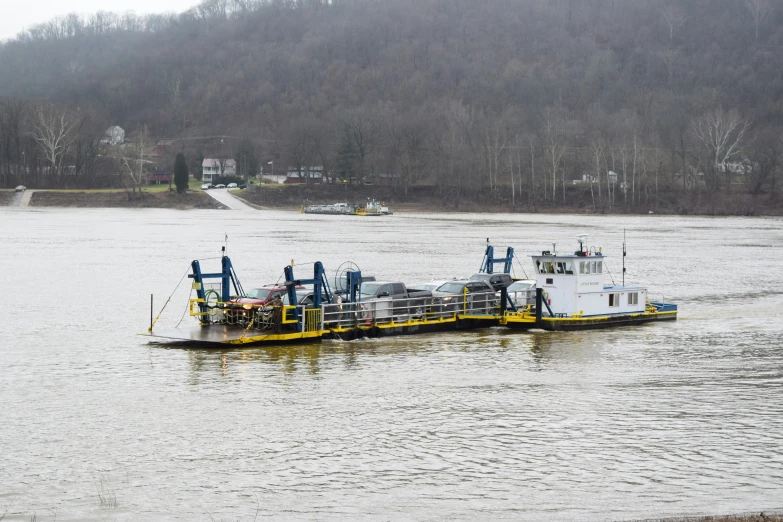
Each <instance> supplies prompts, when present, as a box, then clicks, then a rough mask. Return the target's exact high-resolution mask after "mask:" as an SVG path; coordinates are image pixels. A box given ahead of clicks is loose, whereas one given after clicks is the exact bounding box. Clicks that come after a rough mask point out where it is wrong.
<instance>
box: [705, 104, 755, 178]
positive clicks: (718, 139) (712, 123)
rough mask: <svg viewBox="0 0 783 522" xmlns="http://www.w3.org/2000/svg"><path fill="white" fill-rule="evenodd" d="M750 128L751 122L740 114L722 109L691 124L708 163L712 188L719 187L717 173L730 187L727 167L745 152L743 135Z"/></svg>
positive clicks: (711, 112)
mask: <svg viewBox="0 0 783 522" xmlns="http://www.w3.org/2000/svg"><path fill="white" fill-rule="evenodd" d="M749 126H750V122H749V121H748V120H745V119H743V118H742V117H741V116H740V115H739V113H737V112H736V111H729V112H726V111H724V110H723V109H722V108H721V109H715V110H713V111H710V112H707V113H705V114H703V115H702V116H700V117H699V118H696V119H695V120H693V121H692V122H691V127H692V129H693V134H694V136H695V137H696V139H697V141H698V142H699V144H700V145H701V148H702V150H703V151H704V152H705V153H706V155H707V159H708V161H709V162H710V163H709V165H710V168H709V170H710V172H711V173H712V180H711V181H712V183H713V185H712V188H717V187H718V184H719V180H718V170H719V169H723V170H725V171H726V173H727V182H728V183H729V184H730V183H731V171H730V169H728V168H727V167H726V164H727V163H728V161H729V160H730V159H731V158H733V157H734V156H737V155H738V154H740V153H742V151H743V150H744V149H743V147H744V139H745V133H746V132H747V130H748V127H749Z"/></svg>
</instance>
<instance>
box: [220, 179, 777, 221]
mask: <svg viewBox="0 0 783 522" xmlns="http://www.w3.org/2000/svg"><path fill="white" fill-rule="evenodd" d="M465 192H466V193H461V192H460V191H458V190H456V189H449V190H438V188H437V187H434V186H414V187H409V188H408V190H407V191H406V192H403V191H400V190H397V191H395V190H394V187H391V186H380V185H358V186H357V185H345V186H342V185H338V184H334V185H332V184H323V185H288V186H279V185H277V186H275V185H272V186H270V185H261V186H258V185H251V186H250V187H248V188H247V189H246V190H244V191H242V192H241V193H237V194H235V195H236V196H237V197H239V198H240V199H242V200H244V201H245V202H247V203H249V204H251V205H253V206H256V207H261V208H270V209H271V208H277V209H300V208H302V207H303V206H307V205H313V204H328V203H336V202H346V203H348V202H352V203H360V202H362V201H366V200H367V199H375V200H378V201H382V202H384V203H386V204H387V205H388V206H389V210H391V211H392V212H395V211H411V212H413V211H416V212H418V211H422V212H478V213H482V212H486V213H493V212H512V213H525V214H531V213H532V214H536V213H542V214H562V213H565V214H650V213H653V214H667V215H705V216H780V215H783V208H781V207H780V206H779V205H778V204H777V202H776V201H775V200H770V199H769V198H766V197H763V196H757V197H753V196H751V195H749V194H746V193H744V192H740V191H737V192H735V193H731V194H728V193H710V192H705V193H702V194H700V195H699V196H698V197H693V194H689V195H688V197H687V198H686V197H683V194H682V192H681V191H677V190H672V191H666V192H663V191H662V192H660V197H658V198H655V199H653V198H650V201H648V202H644V203H637V204H635V205H627V206H626V205H624V204H623V203H622V199H621V198H622V196H621V195H618V196H617V199H616V202H615V204H614V205H603V206H599V205H597V204H595V205H594V204H593V200H592V198H591V194H590V190H589V188H588V189H585V188H584V187H573V188H572V187H568V189H567V201H568V202H569V203H567V204H557V203H555V204H550V203H540V202H536V201H531V200H530V199H527V198H526V197H525V194H522V195H518V196H517V197H516V198H515V200H514V201H512V198H511V195H510V194H511V192H510V190H508V191H506V190H504V189H503V188H502V187H501V188H499V189H496V190H489V189H473V190H470V191H469V192H468V191H465Z"/></svg>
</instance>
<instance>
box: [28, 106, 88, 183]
mask: <svg viewBox="0 0 783 522" xmlns="http://www.w3.org/2000/svg"><path fill="white" fill-rule="evenodd" d="M31 125H32V128H33V130H32V132H31V136H32V137H33V139H34V140H35V141H36V142H37V143H38V145H40V146H41V149H43V153H44V156H45V158H46V160H47V161H48V162H49V168H50V173H51V174H53V175H57V174H59V173H60V172H61V171H62V160H63V156H64V155H65V153H66V152H67V150H68V148H69V147H70V146H71V145H72V144H73V142H74V141H75V140H76V136H75V134H74V129H75V128H76V127H77V125H78V121H77V119H76V117H75V116H74V115H73V114H72V113H71V112H70V111H69V110H67V109H58V108H57V107H55V106H54V105H51V104H43V103H42V104H39V105H37V106H36V107H35V109H34V110H33V118H32V122H31Z"/></svg>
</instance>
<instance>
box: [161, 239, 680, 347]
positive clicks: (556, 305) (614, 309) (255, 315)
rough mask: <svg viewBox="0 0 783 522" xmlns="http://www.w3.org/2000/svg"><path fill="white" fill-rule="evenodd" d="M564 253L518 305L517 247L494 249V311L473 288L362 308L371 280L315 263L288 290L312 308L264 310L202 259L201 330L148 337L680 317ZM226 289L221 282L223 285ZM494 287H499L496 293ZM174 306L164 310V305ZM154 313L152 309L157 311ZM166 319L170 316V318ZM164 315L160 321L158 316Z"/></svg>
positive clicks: (487, 260) (260, 336)
mask: <svg viewBox="0 0 783 522" xmlns="http://www.w3.org/2000/svg"><path fill="white" fill-rule="evenodd" d="M579 243H580V246H579V250H578V251H577V252H575V253H574V254H569V255H559V254H557V253H556V252H549V251H545V252H542V253H541V255H536V256H532V257H533V261H534V265H535V267H536V272H537V274H536V288H535V289H533V290H531V294H532V295H531V296H529V298H528V299H524V300H522V302H523V303H532V304H525V305H523V306H518V304H519V303H520V301H519V300H515V299H512V298H511V297H510V296H509V293H508V291H507V288H508V286H509V285H510V284H512V282H513V281H512V279H511V277H510V272H511V264H512V261H513V259H514V249H513V248H511V247H509V248H508V250H507V252H506V255H505V257H502V258H496V257H495V255H494V248H493V247H492V246H491V245H487V248H486V251H485V254H484V260H483V262H482V268H481V272H482V273H483V274H489V275H492V274H493V273H494V270H495V266H496V265H498V264H500V265H502V267H503V271H502V273H503V274H506V276H504V277H502V278H494V277H493V278H492V279H493V280H496V281H500V283H498V285H499V286H498V287H497V290H498V294H497V298H495V297H494V294H492V295H493V300H492V303H491V306H488V305H487V301H486V300H480V299H478V298H477V297H476V296H474V295H472V294H471V293H470V290H469V286H470V285H468V286H466V287H465V291H464V292H463V293H462V294H455V295H452V296H447V297H444V296H438V297H435V296H432V295H425V296H422V295H420V294H419V295H418V296H417V297H406V298H396V297H389V298H379V299H372V300H362V293H361V285H362V281H363V278H362V274H361V271H360V270H350V271H347V272H346V273H345V274H344V277H343V279H341V280H344V285H343V286H344V287H343V288H341V289H339V290H337V289H332V288H330V285H329V282H328V279H327V277H326V273H325V270H324V267H323V265H322V264H321V263H320V262H316V263H314V265H313V275H312V277H310V278H306V279H300V278H297V277H295V274H294V266H291V265H289V266H287V267H285V269H284V274H285V283H284V287H285V291H286V296H287V299H288V302H289V303H298V302H299V300H298V298H297V291H300V292H301V291H302V289H303V288H307V287H310V288H312V293H311V294H310V295H311V302H310V303H309V304H307V305H299V304H293V305H283V304H281V303H272V304H269V303H267V304H263V305H255V304H248V303H247V302H242V299H241V298H242V296H244V295H245V293H244V291H243V289H242V285H241V284H240V282H239V279H238V277H237V275H236V272H235V271H234V268H233V266H232V264H231V260H230V259H229V258H228V256H225V255H223V256H222V258H221V271H220V272H214V273H206V272H203V271H202V270H201V265H200V262H199V261H198V260H196V261H193V262H192V263H191V274H190V276H189V277H190V278H191V279H192V289H193V290H194V291H195V292H196V298H194V299H190V308H189V310H190V315H191V316H192V317H194V318H196V319H197V320H198V322H199V324H198V326H193V327H190V328H178V329H175V330H170V331H158V330H154V324H155V322H156V321H157V319H155V320H152V314H151V317H150V319H151V320H150V328H149V329H148V332H147V335H149V336H151V337H154V338H156V339H158V340H160V341H163V342H184V343H186V344H194V345H203V346H216V347H220V346H227V345H228V346H232V345H248V344H256V345H279V344H287V343H303V342H317V341H320V340H321V339H342V340H352V339H358V338H367V337H370V338H373V337H385V336H393V335H415V334H422V333H433V332H446V331H458V330H468V329H477V328H488V327H497V326H502V327H507V328H512V329H515V330H529V329H532V328H538V329H544V330H554V331H561V330H585V329H594V328H606V327H612V326H626V325H636V324H642V323H647V322H656V321H668V320H675V319H676V318H677V306H676V305H674V304H669V303H666V304H664V303H659V302H650V301H648V300H647V290H646V289H645V288H643V287H638V286H614V285H611V286H607V285H604V284H603V273H604V267H603V262H604V260H605V257H604V256H603V254H602V252H601V250H600V249H598V250H597V251H596V250H594V249H593V250H591V249H585V248H584V245H583V239H582V238H580V241H579ZM216 280H217V282H212V281H216ZM492 286H494V285H492ZM164 308H165V307H164ZM151 312H152V310H151ZM161 313H162V310H161ZM159 317H160V313H159V314H158V318H159Z"/></svg>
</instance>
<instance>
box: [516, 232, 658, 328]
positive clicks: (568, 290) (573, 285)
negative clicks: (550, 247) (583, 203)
mask: <svg viewBox="0 0 783 522" xmlns="http://www.w3.org/2000/svg"><path fill="white" fill-rule="evenodd" d="M531 257H532V258H533V264H534V266H535V269H536V286H537V287H538V288H542V289H543V290H544V295H543V298H544V300H545V302H546V304H547V305H548V306H549V310H550V311H551V313H552V314H553V315H554V316H555V317H573V316H582V317H590V316H596V315H615V314H629V313H636V312H644V310H645V303H646V302H647V289H646V288H643V287H640V286H614V285H606V284H604V273H605V272H606V265H605V260H606V257H605V256H604V255H603V253H602V252H601V249H597V250H595V249H585V248H584V245H583V242H582V239H581V238H580V241H579V250H577V251H576V252H574V253H573V254H558V253H557V252H554V251H544V252H541V255H536V256H531ZM544 309H545V313H546V307H544Z"/></svg>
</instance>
